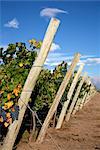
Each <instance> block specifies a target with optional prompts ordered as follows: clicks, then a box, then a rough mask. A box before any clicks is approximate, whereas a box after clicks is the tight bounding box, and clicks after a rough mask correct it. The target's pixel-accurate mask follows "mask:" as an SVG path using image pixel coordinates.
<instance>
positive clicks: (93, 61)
mask: <svg viewBox="0 0 100 150" xmlns="http://www.w3.org/2000/svg"><path fill="white" fill-rule="evenodd" d="M81 63H85V64H86V65H95V64H100V58H98V57H94V58H89V57H88V58H86V59H81V60H80V61H79V63H78V64H81Z"/></svg>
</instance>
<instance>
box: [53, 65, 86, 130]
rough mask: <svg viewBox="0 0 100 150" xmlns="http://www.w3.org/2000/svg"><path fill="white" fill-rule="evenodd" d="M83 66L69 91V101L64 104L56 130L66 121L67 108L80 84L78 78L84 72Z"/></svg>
mask: <svg viewBox="0 0 100 150" xmlns="http://www.w3.org/2000/svg"><path fill="white" fill-rule="evenodd" d="M83 66H84V65H83V64H81V65H80V67H79V69H78V72H77V74H76V75H75V77H74V79H73V82H72V84H71V87H70V89H69V92H68V94H67V100H66V101H65V102H64V105H63V107H62V110H61V113H60V116H59V119H58V122H57V125H56V129H60V128H61V126H62V123H63V120H64V117H65V115H66V111H67V108H68V105H69V103H70V100H71V97H72V94H73V91H74V89H75V86H76V84H77V82H78V78H79V76H80V74H81V72H82V69H83Z"/></svg>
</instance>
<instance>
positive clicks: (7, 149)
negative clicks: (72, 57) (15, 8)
mask: <svg viewBox="0 0 100 150" xmlns="http://www.w3.org/2000/svg"><path fill="white" fill-rule="evenodd" d="M59 23H60V21H59V20H57V19H55V18H52V19H51V21H50V24H49V26H48V29H47V31H46V34H45V37H44V40H43V43H42V47H41V49H40V53H39V55H38V57H37V59H36V60H35V62H34V65H33V66H32V68H31V70H30V72H29V75H28V77H27V80H26V82H25V85H24V87H23V91H22V93H21V96H20V99H19V101H18V105H19V108H20V111H19V116H18V120H16V121H14V122H13V124H12V125H11V126H10V127H9V130H8V133H7V136H6V138H5V141H4V144H3V148H2V150H12V148H13V145H14V142H15V140H16V137H17V135H18V132H19V129H20V126H21V123H22V120H23V117H24V114H25V111H26V108H27V107H26V105H27V104H28V102H29V98H30V96H31V93H32V91H33V88H34V87H35V84H36V81H37V79H38V76H39V74H40V71H41V68H42V66H43V64H44V62H45V59H46V57H47V55H48V52H49V49H50V47H51V44H52V41H53V38H54V36H55V33H56V31H57V28H58V26H59ZM34 66H35V67H34ZM36 66H37V67H36ZM38 66H40V67H38ZM25 104H26V105H25Z"/></svg>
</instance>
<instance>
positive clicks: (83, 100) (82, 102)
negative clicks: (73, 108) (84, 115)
mask: <svg viewBox="0 0 100 150" xmlns="http://www.w3.org/2000/svg"><path fill="white" fill-rule="evenodd" d="M86 97H87V92H86V93H85V95H84V97H83V98H82V100H81V102H80V106H79V109H82V108H83V105H84V102H85V99H86Z"/></svg>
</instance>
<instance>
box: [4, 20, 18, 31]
mask: <svg viewBox="0 0 100 150" xmlns="http://www.w3.org/2000/svg"><path fill="white" fill-rule="evenodd" d="M4 26H5V27H9V28H16V29H18V28H19V22H18V20H17V19H16V18H14V19H12V20H11V21H8V22H7V23H6V24H4Z"/></svg>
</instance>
